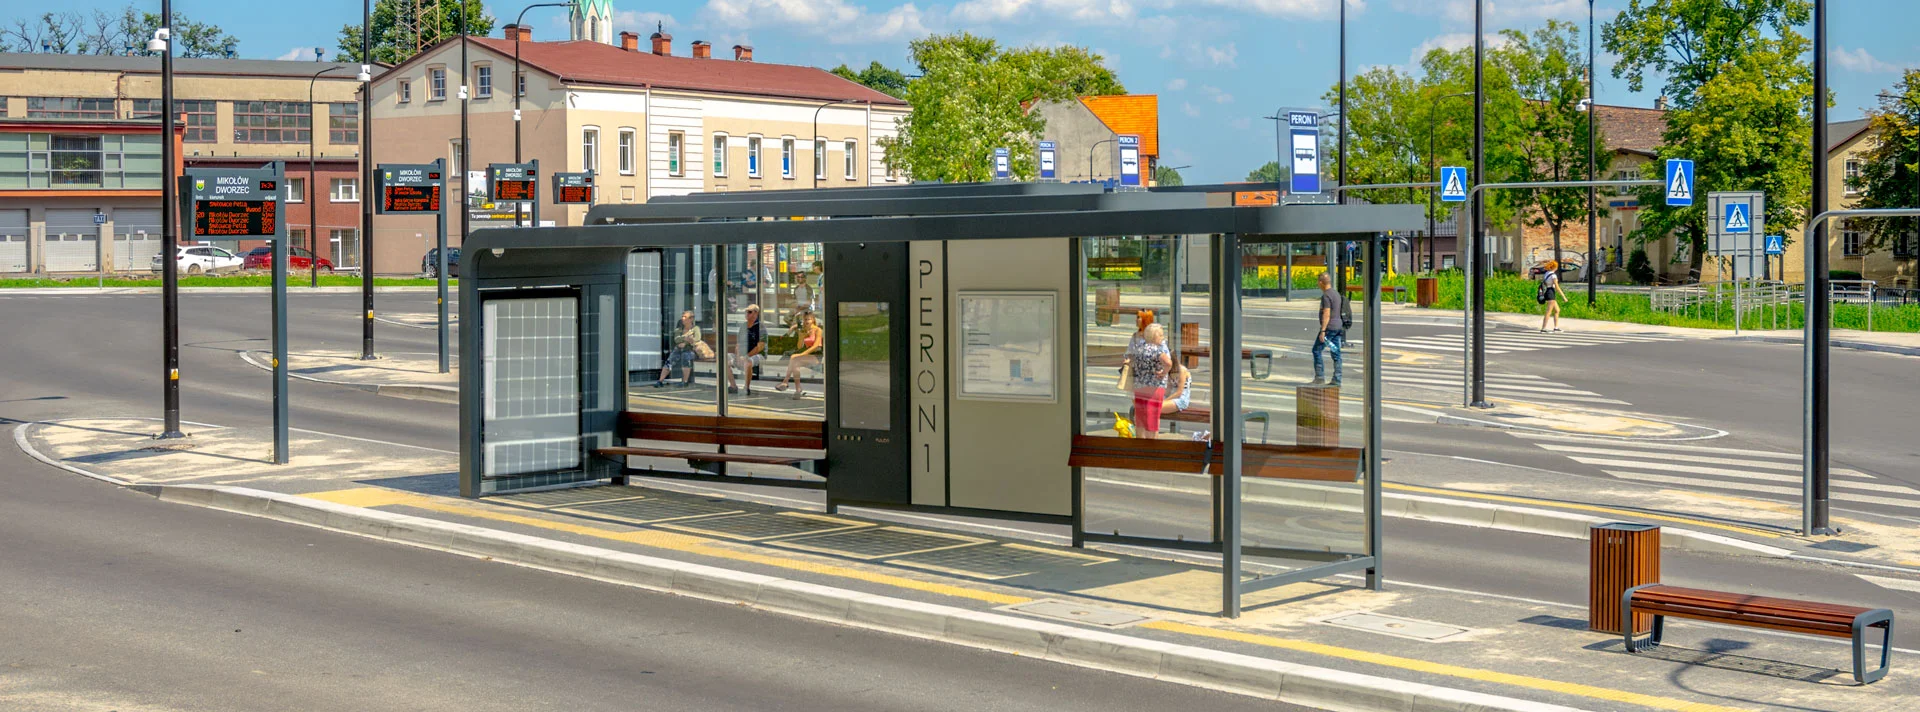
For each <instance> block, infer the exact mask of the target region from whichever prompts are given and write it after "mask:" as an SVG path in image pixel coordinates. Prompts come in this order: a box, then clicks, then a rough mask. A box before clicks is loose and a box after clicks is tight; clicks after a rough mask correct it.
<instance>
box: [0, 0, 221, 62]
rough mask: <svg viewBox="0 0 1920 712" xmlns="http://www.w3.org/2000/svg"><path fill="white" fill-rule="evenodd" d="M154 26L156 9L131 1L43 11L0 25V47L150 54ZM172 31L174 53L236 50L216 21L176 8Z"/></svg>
mask: <svg viewBox="0 0 1920 712" xmlns="http://www.w3.org/2000/svg"><path fill="white" fill-rule="evenodd" d="M159 28H160V16H159V15H158V14H155V13H151V12H144V11H142V10H140V9H138V8H137V6H133V5H129V6H127V7H125V8H122V9H121V10H120V11H119V12H116V13H109V12H107V11H105V10H94V11H93V14H91V15H81V14H80V13H78V12H48V13H43V14H41V15H40V17H38V18H33V19H30V20H29V19H16V20H14V21H13V24H12V25H11V26H8V27H0V49H4V50H6V51H11V52H40V51H42V48H43V47H44V48H45V51H49V52H54V53H58V54H114V55H128V56H136V57H154V56H158V55H159V53H157V52H148V51H147V40H149V39H152V38H153V31H154V30H157V29H159ZM173 36H174V48H175V54H174V56H177V57H229V56H232V55H233V54H234V53H236V52H238V51H239V49H240V41H239V40H238V39H235V38H234V36H233V35H230V34H227V33H226V31H224V30H222V29H220V27H219V26H218V25H212V24H207V23H201V22H194V21H193V20H190V19H187V17H186V16H185V15H183V14H181V13H179V12H175V13H174V15H173Z"/></svg>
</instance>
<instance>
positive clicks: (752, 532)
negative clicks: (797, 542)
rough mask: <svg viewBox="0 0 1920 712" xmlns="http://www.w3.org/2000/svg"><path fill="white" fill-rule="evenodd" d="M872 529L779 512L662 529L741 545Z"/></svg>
mask: <svg viewBox="0 0 1920 712" xmlns="http://www.w3.org/2000/svg"><path fill="white" fill-rule="evenodd" d="M865 526H870V525H868V524H866V523H864V522H856V521H852V520H849V519H835V518H832V517H822V516H818V515H812V514H803V513H797V512H779V513H775V514H764V513H760V514H738V515H733V516H727V517H710V518H707V519H695V520H692V521H686V522H676V523H670V524H663V525H661V528H662V529H678V530H681V531H689V532H694V533H698V534H711V535H713V536H719V537H725V538H728V539H738V540H740V541H764V540H767V539H778V538H781V537H789V536H801V535H804V534H821V533H824V532H831V531H840V530H845V529H858V528H860V527H865Z"/></svg>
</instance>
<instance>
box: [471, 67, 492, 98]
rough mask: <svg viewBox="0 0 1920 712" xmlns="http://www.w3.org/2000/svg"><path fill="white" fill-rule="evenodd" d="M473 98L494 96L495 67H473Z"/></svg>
mask: <svg viewBox="0 0 1920 712" xmlns="http://www.w3.org/2000/svg"><path fill="white" fill-rule="evenodd" d="M473 96H474V97H475V98H478V99H487V98H491V97H492V96H493V65H491V64H476V65H473Z"/></svg>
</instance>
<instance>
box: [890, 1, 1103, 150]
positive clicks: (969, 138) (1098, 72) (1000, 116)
mask: <svg viewBox="0 0 1920 712" xmlns="http://www.w3.org/2000/svg"><path fill="white" fill-rule="evenodd" d="M909 50H910V53H911V55H912V57H913V62H914V64H915V65H916V66H918V67H919V69H920V78H919V79H915V80H914V81H912V82H911V83H909V84H908V85H907V89H906V95H905V96H904V97H902V98H904V99H906V100H907V103H909V104H912V105H913V113H911V114H909V115H908V116H907V117H906V118H904V119H901V120H900V133H899V136H897V137H890V138H884V139H882V140H881V141H880V142H879V143H880V146H881V147H882V149H884V150H885V152H886V161H887V167H888V168H889V169H890V170H903V171H905V172H906V173H907V174H908V175H910V176H912V177H913V178H914V179H915V180H939V181H953V182H963V181H984V180H989V179H991V178H992V177H993V149H994V148H996V147H1007V148H1011V149H1013V155H1012V169H1013V174H1014V175H1015V176H1018V177H1020V178H1022V179H1028V178H1031V177H1033V175H1034V174H1035V172H1036V169H1037V166H1036V165H1035V160H1034V150H1033V147H1034V146H1033V144H1034V142H1035V141H1037V140H1038V137H1039V136H1040V135H1041V132H1042V131H1044V130H1045V129H1046V121H1045V119H1042V118H1041V117H1040V115H1039V113H1038V112H1030V111H1028V110H1027V107H1028V105H1029V104H1030V103H1032V102H1047V101H1066V100H1070V99H1072V98H1074V97H1076V96H1084V95H1086V94H1088V93H1096V92H1105V93H1119V92H1125V91H1126V89H1125V88H1124V87H1122V86H1120V83H1119V81H1118V80H1116V79H1115V78H1114V77H1113V73H1112V71H1110V70H1108V69H1107V68H1106V67H1104V66H1101V65H1100V63H1101V62H1102V61H1103V60H1102V58H1101V57H1100V55H1097V54H1093V53H1090V52H1087V51H1086V50H1084V49H1080V48H1077V47H1053V48H1025V49H1012V50H1009V49H1005V48H1002V47H1001V46H1000V45H999V43H997V42H995V41H994V40H992V39H989V38H985V37H978V36H975V35H973V34H970V33H964V32H963V33H959V34H953V35H932V36H928V37H924V38H921V39H918V40H914V41H913V42H912V43H911V44H909Z"/></svg>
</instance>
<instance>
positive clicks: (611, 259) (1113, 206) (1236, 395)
mask: <svg viewBox="0 0 1920 712" xmlns="http://www.w3.org/2000/svg"><path fill="white" fill-rule="evenodd" d="M788 198H791V199H788ZM1203 200H1204V196H1202V195H1197V194H1187V195H1180V194H1171V195H1156V194H1153V193H1146V192H1131V193H1119V194H1107V193H1104V192H1102V191H1100V189H1099V188H1098V187H1097V186H1084V185H1073V184H1058V183H1052V184H1048V183H997V184H980V185H909V186H898V187H885V188H848V189H830V190H822V191H817V192H816V191H793V195H791V196H788V195H776V194H774V193H768V192H761V193H735V194H706V195H690V196H680V197H678V198H674V199H665V200H660V201H657V202H654V203H649V204H645V205H630V206H629V205H622V206H598V207H595V208H594V209H592V210H591V211H590V212H589V216H588V222H589V224H588V225H584V226H577V227H548V228H538V227H528V228H504V227H503V228H496V229H491V230H484V231H479V232H476V233H474V234H473V235H472V236H471V237H470V238H469V240H468V244H467V245H466V249H464V250H462V255H461V259H462V265H461V276H462V279H461V280H460V297H461V298H460V305H459V306H460V310H461V321H462V323H465V324H469V325H472V326H471V327H470V328H466V329H462V330H461V331H460V338H461V340H462V343H461V349H460V358H461V359H462V361H463V363H462V368H461V370H460V433H461V438H460V473H459V480H460V489H461V494H462V495H464V496H468V497H478V496H482V495H483V494H492V493H496V492H506V491H512V490H515V489H526V488H533V487H542V486H556V485H562V484H568V483H582V482H589V481H598V480H618V479H622V478H624V477H625V476H626V472H627V470H626V467H625V463H624V461H616V460H614V459H610V458H605V457H600V456H597V455H594V454H593V452H592V451H593V450H594V449H595V448H598V447H604V446H607V445H613V444H617V442H616V441H618V440H620V439H622V436H621V434H620V433H619V419H620V413H621V412H623V411H625V409H626V407H627V405H628V399H629V395H628V390H627V388H626V368H627V364H626V360H627V350H626V348H624V347H620V348H614V347H613V346H612V345H613V344H624V343H625V342H626V323H627V322H626V320H625V319H624V318H619V317H618V315H621V314H624V313H625V310H626V304H625V301H626V297H625V294H626V293H625V289H624V280H625V270H626V266H627V255H628V253H630V252H631V251H633V250H636V249H645V248H677V247H705V246H713V247H716V248H718V247H724V246H732V245H749V244H769V243H772V244H781V243H785V244H794V243H818V244H822V245H829V244H849V243H851V244H865V243H908V242H916V241H948V242H956V241H973V240H1011V239H1032V238H1059V239H1062V240H1064V241H1066V242H1067V243H1068V244H1067V245H1063V247H1066V248H1068V249H1071V250H1072V255H1073V258H1072V260H1071V264H1072V265H1073V270H1074V273H1075V274H1074V276H1073V280H1072V284H1073V285H1075V289H1073V290H1072V292H1071V293H1070V294H1068V295H1066V296H1067V299H1066V303H1065V304H1063V310H1062V311H1063V312H1064V313H1065V314H1066V315H1067V316H1066V318H1067V319H1068V320H1069V321H1068V323H1069V324H1070V326H1071V328H1069V329H1068V330H1067V331H1068V333H1069V334H1070V335H1071V337H1070V338H1071V342H1070V344H1069V345H1068V348H1070V349H1071V351H1070V352H1069V353H1071V354H1073V355H1074V356H1075V358H1074V359H1073V360H1072V363H1073V364H1074V365H1073V366H1072V368H1070V369H1069V372H1068V373H1065V374H1062V381H1061V387H1062V388H1063V389H1064V390H1065V392H1066V395H1067V397H1068V398H1070V400H1071V406H1072V412H1073V413H1074V414H1075V416H1074V425H1073V432H1074V433H1075V434H1083V433H1084V432H1085V430H1086V420H1085V415H1084V404H1083V399H1084V397H1085V393H1086V391H1085V388H1086V369H1085V366H1084V358H1083V356H1084V341H1085V328H1086V324H1085V323H1084V318H1085V317H1084V316H1083V315H1084V314H1085V313H1086V312H1085V309H1086V299H1087V294H1086V279H1087V273H1086V265H1085V262H1084V251H1083V249H1082V245H1083V244H1084V243H1083V240H1084V239H1086V238H1103V237H1141V236H1174V239H1175V242H1176V243H1178V242H1181V241H1184V240H1186V239H1188V237H1187V236H1201V235H1204V236H1211V237H1210V239H1211V241H1212V246H1213V250H1212V252H1213V257H1214V259H1213V264H1212V269H1211V280H1212V282H1213V287H1214V289H1213V290H1212V299H1213V308H1212V310H1211V316H1212V321H1213V325H1212V329H1213V332H1212V333H1213V339H1212V341H1213V350H1212V354H1213V355H1212V357H1211V359H1212V365H1213V369H1214V374H1215V375H1214V378H1213V381H1214V389H1215V390H1214V407H1213V412H1214V414H1215V415H1214V423H1213V432H1214V433H1215V439H1216V440H1218V441H1219V442H1220V443H1221V447H1222V454H1221V456H1220V459H1221V462H1222V469H1221V474H1220V476H1219V477H1218V478H1217V480H1216V482H1217V484H1216V491H1215V502H1216V507H1215V530H1216V532H1217V535H1216V536H1215V537H1214V538H1215V541H1213V542H1181V541H1171V540H1163V539H1154V538H1138V537H1130V536H1116V535H1111V534H1109V535H1099V534H1092V533H1087V532H1084V531H1083V526H1082V525H1083V524H1084V521H1085V518H1084V514H1085V513H1084V505H1085V498H1084V496H1083V480H1084V477H1083V476H1082V473H1081V471H1080V469H1079V468H1072V475H1071V476H1072V483H1071V491H1072V504H1071V514H1070V515H1069V516H1067V517H1064V518H1062V517H1054V516H1050V515H1021V514H1019V513H1013V512H993V511H979V510H968V509H965V508H959V507H925V506H903V507H898V508H901V509H917V510H921V511H926V510H928V509H932V510H935V511H942V512H947V513H955V514H969V515H975V514H977V515H985V516H1003V517H1008V518H1016V519H1030V520H1031V519H1039V520H1060V521H1061V523H1067V524H1071V525H1072V526H1073V532H1074V544H1075V545H1076V546H1079V545H1081V544H1083V543H1085V542H1105V543H1118V544H1129V545H1136V546H1149V547H1160V548H1175V549H1184V550H1201V551H1209V552H1217V553H1219V554H1220V555H1221V557H1222V564H1223V576H1222V611H1223V612H1224V614H1225V615H1227V616H1230V617H1232V616H1238V615H1239V614H1240V611H1241V599H1242V597H1243V596H1245V595H1246V594H1249V593H1253V592H1256V591H1260V590H1263V589H1268V588H1273V587H1277V586H1283V585H1287V584H1291V583H1297V582H1301V581H1306V580H1312V579H1318V578H1323V577H1326V576H1331V575H1335V574H1340V573H1346V572H1352V571H1362V570H1364V571H1365V572H1366V575H1367V585H1368V587H1369V588H1372V589H1376V590H1377V589H1379V588H1380V587H1381V586H1382V585H1383V582H1384V578H1383V574H1382V571H1383V569H1382V552H1381V541H1382V537H1381V529H1380V517H1381V508H1380V500H1381V477H1380V475H1381V469H1380V468H1381V466H1380V447H1381V432H1380V427H1381V419H1380V410H1379V402H1380V374H1379V369H1378V367H1377V364H1378V363H1379V349H1380V347H1379V339H1378V338H1377V334H1378V329H1379V322H1380V315H1379V307H1380V290H1379V284H1380V279H1381V269H1382V267H1381V259H1380V258H1379V257H1378V255H1379V252H1380V250H1379V246H1380V245H1382V244H1385V242H1386V240H1387V239H1388V238H1386V237H1385V233H1386V232H1388V231H1393V230H1414V229H1419V228H1420V227H1421V226H1422V225H1424V223H1425V217H1424V215H1423V214H1422V213H1421V210H1420V207H1419V206H1411V205H1407V206H1401V205H1347V206H1333V205H1282V206H1269V207H1238V208H1234V207H1225V208H1208V207H1200V206H1199V203H1201V202H1202V201H1203ZM754 218H782V219H754ZM794 218H827V219H794ZM1328 241H1357V242H1361V243H1363V244H1365V245H1367V246H1368V254H1370V255H1373V257H1372V258H1370V259H1368V260H1367V261H1366V264H1367V266H1368V267H1367V269H1366V270H1365V271H1366V283H1367V289H1366V290H1365V295H1366V296H1365V300H1366V301H1365V303H1366V310H1365V323H1366V326H1367V329H1368V331H1367V338H1366V342H1365V353H1366V358H1367V361H1366V379H1365V381H1366V387H1365V398H1364V406H1365V407H1364V413H1365V417H1364V421H1365V422H1364V431H1365V433H1364V442H1365V445H1364V448H1363V450H1364V454H1363V456H1362V465H1361V466H1362V468H1363V470H1362V472H1363V476H1364V493H1363V502H1362V505H1361V509H1362V516H1363V518H1364V521H1365V524H1364V526H1365V533H1364V544H1363V547H1362V548H1363V549H1364V550H1363V551H1358V552H1347V553H1340V552H1329V551H1326V550H1319V549H1283V548H1268V547H1249V546H1245V545H1244V544H1243V537H1242V528H1243V525H1244V520H1243V518H1242V512H1241V499H1242V496H1243V494H1242V492H1243V486H1242V455H1241V444H1242V442H1243V440H1244V436H1245V433H1244V430H1245V424H1244V422H1243V421H1242V419H1241V418H1240V417H1239V415H1240V412H1241V410H1242V408H1241V403H1242V393H1241V392H1242V384H1241V378H1240V373H1241V371H1240V369H1241V367H1242V366H1241V363H1240V361H1241V359H1240V357H1239V356H1240V353H1241V346H1242V338H1241V333H1242V330H1241V315H1242V308H1241V294H1240V292H1241V280H1240V273H1241V259H1242V255H1243V251H1242V249H1241V248H1242V247H1243V246H1244V245H1248V244H1259V243H1286V242H1328ZM715 252H716V254H717V255H721V256H722V257H721V258H720V261H721V262H722V263H721V264H718V265H716V268H717V269H720V270H723V272H722V273H724V269H725V265H724V257H723V256H724V254H725V250H723V249H716V250H715ZM1176 291H1177V290H1176ZM556 294H575V295H578V298H579V299H578V301H579V305H580V306H579V307H578V308H579V324H580V331H581V336H580V338H581V340H580V342H579V345H578V348H579V351H578V353H579V355H580V356H579V361H578V363H579V368H580V370H581V373H580V374H579V379H578V381H577V383H578V384H579V388H580V394H579V401H578V403H579V407H580V411H581V412H580V421H579V422H580V427H579V441H580V442H579V443H577V447H578V448H579V453H578V466H577V467H571V468H566V469H563V470H556V471H551V472H535V473H522V474H513V475H505V476H498V477H488V476H483V474H482V469H483V467H482V465H483V458H484V457H485V455H486V453H487V452H488V445H487V443H486V442H485V441H484V440H483V437H484V434H483V426H484V423H483V419H482V417H483V408H485V407H489V406H486V405H484V403H483V399H484V398H486V397H487V394H486V393H484V390H483V389H484V388H485V387H486V379H487V372H488V370H487V367H486V364H485V358H486V357H485V354H486V353H488V349H487V342H486V339H488V338H489V335H488V333H487V328H488V327H487V325H486V323H485V316H484V314H485V312H484V309H485V305H486V303H487V302H488V301H489V300H492V299H502V298H515V297H520V296H548V295H556ZM1175 298H1176V300H1177V296H1176V297H1175ZM1176 304H1177V301H1176ZM590 324H592V325H594V326H592V327H591V328H595V329H599V332H597V333H592V334H589V333H587V332H588V331H589V328H590V327H589V325H590ZM832 343H833V340H832V338H829V339H828V344H829V345H830V347H831V344H832ZM616 374H617V383H618V395H617V396H615V395H613V391H612V390H611V388H610V387H609V383H610V382H612V381H610V379H614V378H616ZM896 378H898V377H896ZM826 393H827V398H829V399H833V398H836V397H837V396H836V395H835V391H834V389H826ZM717 398H718V400H719V403H721V404H724V403H725V399H726V396H725V394H724V389H721V390H720V394H719V395H718V396H717ZM830 404H831V400H830ZM721 407H722V410H720V413H721V414H722V415H724V414H725V412H726V411H725V410H724V405H722V406H721ZM831 412H832V407H831V405H830V406H829V413H831ZM828 445H829V454H828V459H829V460H831V459H832V457H833V455H832V452H831V449H832V447H833V445H832V443H831V441H830V442H829V443H828ZM953 476H960V475H957V474H956V475H953ZM728 479H729V480H733V481H738V480H740V478H728ZM832 504H833V501H832V499H831V498H830V499H829V506H832ZM848 504H856V503H852V502H849V503H848ZM858 504H859V506H869V505H867V504H865V503H858ZM1246 555H1254V556H1272V557H1284V558H1288V559H1292V560H1303V561H1311V562H1314V563H1313V564H1311V565H1308V566H1305V567H1303V568H1298V569H1294V570H1291V571H1288V572H1286V573H1283V574H1278V575H1272V576H1265V577H1262V578H1258V579H1253V580H1242V578H1241V573H1242V569H1243V567H1242V561H1243V558H1244V556H1246Z"/></svg>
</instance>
